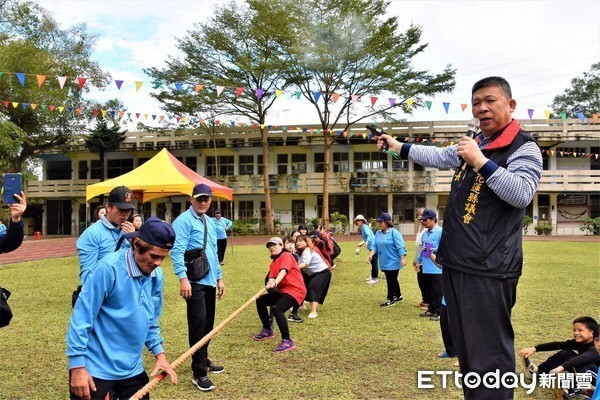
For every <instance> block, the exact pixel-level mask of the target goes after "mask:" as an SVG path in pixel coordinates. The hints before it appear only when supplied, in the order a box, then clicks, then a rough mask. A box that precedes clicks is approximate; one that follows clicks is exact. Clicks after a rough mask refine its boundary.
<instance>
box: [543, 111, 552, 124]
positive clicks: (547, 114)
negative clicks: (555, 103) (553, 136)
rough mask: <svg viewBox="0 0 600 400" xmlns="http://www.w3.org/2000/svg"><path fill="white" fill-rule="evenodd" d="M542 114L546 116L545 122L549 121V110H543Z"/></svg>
mask: <svg viewBox="0 0 600 400" xmlns="http://www.w3.org/2000/svg"><path fill="white" fill-rule="evenodd" d="M544 114H546V121H548V120H549V119H550V114H551V113H550V110H544Z"/></svg>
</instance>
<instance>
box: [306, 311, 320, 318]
mask: <svg viewBox="0 0 600 400" xmlns="http://www.w3.org/2000/svg"><path fill="white" fill-rule="evenodd" d="M317 315H319V314H318V313H317V312H316V311H313V312H311V313H310V314H308V318H317Z"/></svg>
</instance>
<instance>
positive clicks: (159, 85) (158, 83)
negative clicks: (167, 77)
mask: <svg viewBox="0 0 600 400" xmlns="http://www.w3.org/2000/svg"><path fill="white" fill-rule="evenodd" d="M162 85H163V83H162V82H154V84H153V85H152V88H153V89H158V88H159V87H161V86H162Z"/></svg>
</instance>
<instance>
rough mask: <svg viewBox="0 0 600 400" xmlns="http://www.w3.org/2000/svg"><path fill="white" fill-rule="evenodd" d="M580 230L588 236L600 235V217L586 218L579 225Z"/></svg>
mask: <svg viewBox="0 0 600 400" xmlns="http://www.w3.org/2000/svg"><path fill="white" fill-rule="evenodd" d="M579 230H580V231H582V232H585V234H586V235H600V217H596V218H588V217H584V218H583V219H582V220H581V225H579Z"/></svg>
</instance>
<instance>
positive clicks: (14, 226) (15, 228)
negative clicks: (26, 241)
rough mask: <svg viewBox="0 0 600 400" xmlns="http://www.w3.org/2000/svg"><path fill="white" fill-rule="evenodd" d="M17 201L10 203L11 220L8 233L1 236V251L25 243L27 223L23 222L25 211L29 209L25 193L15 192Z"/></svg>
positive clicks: (7, 251) (3, 251)
mask: <svg viewBox="0 0 600 400" xmlns="http://www.w3.org/2000/svg"><path fill="white" fill-rule="evenodd" d="M13 196H14V198H15V200H16V201H15V202H13V203H10V204H8V210H9V213H10V222H9V224H8V228H7V229H6V234H5V235H2V236H0V253H9V252H11V251H13V250H16V249H17V248H19V246H21V243H23V236H24V235H25V229H24V227H25V223H24V222H23V213H24V212H25V209H27V198H26V197H25V193H23V191H21V194H20V195H18V194H14V195H13Z"/></svg>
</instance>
